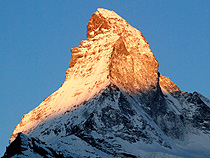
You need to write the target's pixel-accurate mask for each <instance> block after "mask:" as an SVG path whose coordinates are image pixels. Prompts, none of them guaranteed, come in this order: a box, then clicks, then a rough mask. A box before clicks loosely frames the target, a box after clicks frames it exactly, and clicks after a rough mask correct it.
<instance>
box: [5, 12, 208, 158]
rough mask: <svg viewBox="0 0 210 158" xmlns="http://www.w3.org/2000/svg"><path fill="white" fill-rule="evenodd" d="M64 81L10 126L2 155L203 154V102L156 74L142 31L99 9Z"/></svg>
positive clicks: (205, 120)
mask: <svg viewBox="0 0 210 158" xmlns="http://www.w3.org/2000/svg"><path fill="white" fill-rule="evenodd" d="M71 53H72V57H71V61H70V63H69V68H68V69H67V71H66V74H65V82H64V83H63V85H62V86H61V87H60V88H59V89H58V90H57V91H56V92H54V93H53V94H52V95H51V96H49V97H47V98H46V99H44V101H43V102H42V103H41V104H40V105H39V106H38V107H37V108H35V109H34V110H32V111H30V112H29V113H28V114H26V115H24V116H23V118H22V119H21V122H20V123H19V124H18V125H17V126H16V128H15V129H14V131H13V133H12V135H11V138H10V146H9V147H8V148H7V151H6V153H5V155H4V157H12V156H23V157H24V156H25V157H149V156H151V157H152V156H153V157H178V156H180V157H189V156H193V157H200V156H202V157H208V156H209V155H210V152H209V151H210V143H209V142H210V126H209V124H210V101H209V100H208V99H207V98H205V97H204V96H202V95H201V94H199V93H197V92H194V93H193V94H191V93H187V92H181V91H180V89H179V88H178V87H177V86H176V84H175V83H173V82H172V81H171V80H170V79H169V78H168V77H164V76H162V75H160V73H159V72H158V65H159V64H158V62H157V60H156V58H155V56H154V55H153V53H152V52H151V50H150V46H149V44H148V42H147V41H146V39H145V38H144V36H143V35H142V33H141V32H139V31H138V30H137V29H135V28H133V27H132V26H131V25H129V24H128V23H127V21H126V20H124V19H122V18H121V17H120V16H119V15H117V14H116V13H115V12H113V11H109V10H106V9H98V10H97V11H96V12H95V13H94V14H93V15H92V17H91V18H90V20H89V22H88V25H87V40H85V41H81V44H80V46H78V47H74V48H72V49H71Z"/></svg>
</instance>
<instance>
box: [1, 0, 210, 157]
mask: <svg viewBox="0 0 210 158" xmlns="http://www.w3.org/2000/svg"><path fill="white" fill-rule="evenodd" d="M97 8H105V9H109V10H114V11H115V12H116V13H118V14H119V15H120V16H121V17H123V18H124V19H125V20H127V21H128V23H129V24H131V25H132V26H134V27H135V28H137V29H138V30H140V31H141V32H142V34H143V35H144V36H145V38H146V40H147V41H148V42H149V44H150V46H151V49H152V52H153V53H154V55H155V57H156V58H157V60H158V62H159V71H160V73H161V74H162V75H164V76H168V77H170V78H171V80H172V81H173V82H175V83H176V84H177V85H178V86H179V88H180V89H181V90H182V91H187V92H193V91H198V92H200V93H201V94H203V95H204V96H206V97H208V98H210V9H209V8H210V1H209V0H193V1H191V0H185V1H183V0H174V1H164V0H158V1H152V0H147V1H145V0H138V1H137V0H132V1H130V0H127V1H126V0H112V1H111V0H109V1H108V0H107V1H106V0H101V1H100V2H99V1H98V0H92V1H87V0H83V1H82V0H81V1H73V0H72V1H69V0H68V1H67V0H66V1H65V0H64V1H48V0H43V1H41V0H40V1H35V0H34V1H28V0H25V1H23V0H17V1H14V0H11V1H10V0H2V1H1V2H0V109H1V110H0V116H1V119H0V156H1V155H2V154H3V153H4V151H5V148H6V146H7V145H8V141H9V137H10V135H11V133H12V131H13V129H14V128H15V126H16V125H17V124H18V123H19V122H20V120H21V117H22V116H23V115H24V114H27V113H28V112H29V111H30V110H32V109H34V108H35V107H37V106H38V105H39V104H40V103H41V102H42V100H44V98H46V97H47V96H49V95H50V94H51V93H53V92H54V91H56V90H57V89H58V88H59V87H60V86H61V84H62V83H63V82H64V79H65V71H66V70H67V68H68V63H69V61H70V58H71V53H70V49H71V48H73V47H74V46H79V44H80V41H81V40H85V39H86V26H87V23H88V21H89V18H90V17H91V15H92V14H93V13H94V12H95V11H96V10H97Z"/></svg>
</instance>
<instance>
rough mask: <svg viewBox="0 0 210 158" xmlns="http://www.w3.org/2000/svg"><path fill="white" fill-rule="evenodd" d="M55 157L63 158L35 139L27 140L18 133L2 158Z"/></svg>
mask: <svg viewBox="0 0 210 158" xmlns="http://www.w3.org/2000/svg"><path fill="white" fill-rule="evenodd" d="M13 156H16V157H31V156H32V157H34V156H36V157H45V158H50V157H56V158H63V157H64V156H63V154H62V153H60V152H58V151H55V150H54V149H53V148H52V147H51V146H49V145H46V143H44V142H42V141H40V140H39V139H37V138H29V137H27V136H26V135H25V134H23V133H19V134H18V136H17V137H16V139H15V140H14V141H13V142H12V143H11V144H10V145H9V146H8V147H7V150H6V152H5V154H4V156H3V157H2V158H9V157H13Z"/></svg>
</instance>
